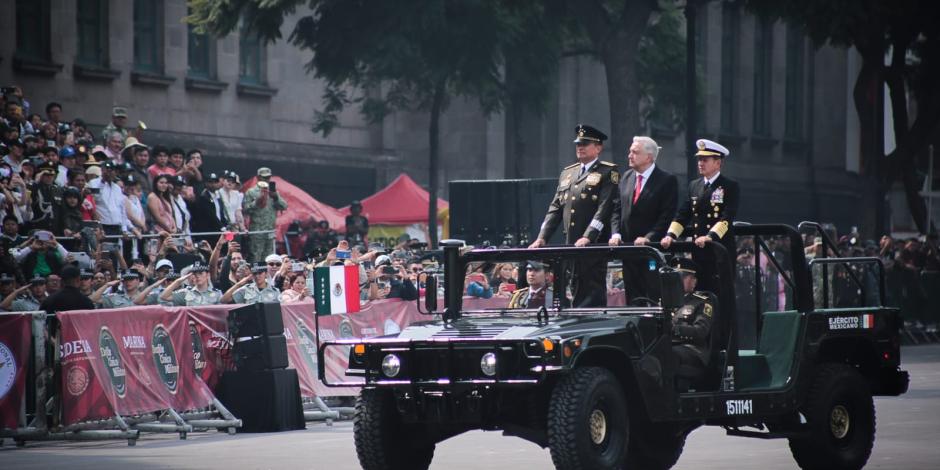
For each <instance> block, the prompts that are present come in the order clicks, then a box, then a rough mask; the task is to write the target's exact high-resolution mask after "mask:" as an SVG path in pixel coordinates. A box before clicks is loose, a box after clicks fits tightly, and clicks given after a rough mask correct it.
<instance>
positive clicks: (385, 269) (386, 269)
mask: <svg viewBox="0 0 940 470" xmlns="http://www.w3.org/2000/svg"><path fill="white" fill-rule="evenodd" d="M382 274H383V275H395V274H398V270H397V269H395V268H394V267H393V266H382Z"/></svg>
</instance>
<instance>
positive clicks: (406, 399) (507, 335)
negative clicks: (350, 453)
mask: <svg viewBox="0 0 940 470" xmlns="http://www.w3.org/2000/svg"><path fill="white" fill-rule="evenodd" d="M799 230H800V231H797V230H796V229H794V228H792V227H790V226H786V225H749V224H743V223H738V224H736V225H735V231H734V234H735V237H736V240H737V241H738V242H739V245H741V244H745V246H747V247H748V248H747V249H744V250H742V252H741V255H740V256H736V254H733V253H728V252H727V250H726V249H725V248H724V246H722V245H719V244H716V243H709V244H707V245H706V246H705V248H697V247H695V246H694V245H693V244H692V243H688V242H681V243H674V244H673V245H672V246H671V247H670V249H669V250H661V249H659V248H660V247H658V246H656V245H653V246H626V247H606V246H603V247H601V246H597V247H584V248H573V247H552V248H541V249H535V250H527V249H507V250H467V249H461V243H459V242H455V241H445V242H442V246H443V247H444V248H443V251H444V260H445V262H444V273H443V279H438V277H439V276H436V275H430V276H428V280H427V292H428V295H426V296H425V298H424V299H423V302H424V304H425V305H426V308H427V309H428V310H429V313H437V314H439V315H440V317H439V319H437V318H438V317H434V318H435V319H434V320H431V321H427V322H419V323H416V324H413V325H411V326H409V327H407V328H405V329H404V330H403V331H401V332H400V333H398V334H394V335H389V336H383V337H376V338H368V339H352V340H344V341H331V342H325V343H323V344H321V345H320V346H319V348H318V350H319V354H320V361H319V364H320V366H319V368H320V377H321V380H324V381H325V382H327V380H326V376H325V373H324V357H323V353H324V351H325V350H326V349H327V348H331V347H344V348H349V350H350V352H349V368H348V369H347V371H346V375H347V376H349V377H351V378H350V380H344V381H334V382H332V383H328V385H331V386H361V387H362V390H361V393H360V395H359V397H358V399H357V403H356V415H355V422H354V435H355V443H356V450H357V454H358V457H359V461H360V463H361V465H362V467H363V468H364V469H366V470H372V469H426V468H428V466H429V465H430V462H431V459H432V457H433V454H434V449H435V445H436V444H437V443H438V442H441V441H443V440H445V439H447V438H450V437H453V436H456V435H458V434H460V433H463V432H465V431H468V430H473V429H482V430H501V431H503V433H504V434H506V435H512V436H519V437H521V438H524V439H527V440H529V441H532V442H534V443H536V444H538V445H540V446H542V447H547V448H548V449H549V450H550V453H551V457H552V461H553V462H554V464H555V466H556V467H557V468H559V469H592V470H593V469H620V468H627V469H667V468H670V467H672V466H673V465H674V464H675V463H676V461H677V460H678V458H679V456H680V454H681V452H682V448H683V445H684V443H685V439H686V436H688V434H689V433H690V432H692V431H693V430H694V429H696V428H697V427H699V426H703V425H704V426H721V427H723V428H725V429H726V431H727V434H729V435H733V436H744V437H755V438H786V439H788V440H789V445H790V449H791V451H792V454H793V456H794V458H795V459H796V461H797V463H798V464H799V465H800V467H802V468H804V469H857V468H861V467H863V466H864V465H865V463H866V462H867V459H868V457H869V455H870V453H871V449H872V445H873V442H874V435H875V410H874V405H873V401H872V396H873V395H879V396H896V395H900V394H902V393H905V392H906V391H907V385H908V380H909V379H908V374H907V373H906V372H905V371H903V370H901V368H900V361H901V357H900V348H899V345H900V338H899V328H900V326H901V323H900V318H899V312H898V310H897V309H894V308H889V307H885V306H884V273H883V267H882V265H881V262H880V260H879V259H877V258H839V257H837V256H836V253H837V252H838V248H837V247H836V246H834V245H833V244H832V242H831V240H830V239H829V238H828V237H826V234H825V233H824V232H823V231H822V229H821V227H820V226H819V225H818V224H815V223H809V222H804V223H802V224H800V226H799ZM800 232H814V233H813V234H812V235H815V236H816V237H817V238H816V239H817V240H821V243H822V246H821V248H820V247H816V248H812V247H811V249H812V250H815V251H814V252H813V253H809V255H808V254H807V252H806V250H805V249H804V240H803V238H802V236H801V233H800ZM696 250H712V253H713V255H714V256H712V257H711V258H709V259H713V260H715V265H714V266H710V267H707V268H708V269H709V272H710V273H711V276H713V277H712V278H713V279H714V280H715V287H714V288H715V289H716V290H717V292H713V294H714V295H715V298H717V305H716V306H715V308H714V313H713V315H714V317H713V319H712V328H711V335H710V339H709V340H710V343H711V344H710V345H711V348H710V351H711V353H710V360H709V363H708V365H707V368H706V370H705V371H704V372H703V371H701V370H699V371H698V373H697V374H696V373H692V374H691V375H690V373H689V372H688V371H683V370H681V369H680V368H679V367H677V359H676V357H675V355H674V352H673V349H672V346H673V341H674V338H673V337H672V333H671V331H672V329H671V328H670V322H671V316H672V315H673V314H674V313H675V312H676V311H677V309H679V308H681V307H682V299H683V293H684V291H683V287H682V281H681V274H680V273H678V272H677V271H675V270H673V269H671V268H670V266H669V263H668V260H667V258H669V257H672V256H682V255H688V254H693V255H694V254H695V251H696ZM590 257H604V258H606V259H607V260H609V261H613V262H614V263H619V265H620V266H621V267H625V266H627V265H628V264H632V265H634V266H640V267H641V269H643V270H644V273H645V279H646V284H647V285H650V286H652V287H653V288H651V292H650V294H648V295H646V296H643V297H634V298H633V299H625V300H624V302H623V305H622V306H608V307H603V308H570V307H567V306H566V305H565V304H566V294H565V293H566V292H567V291H566V286H567V285H568V284H567V283H568V281H569V279H568V273H567V270H566V269H565V266H567V265H569V264H570V263H571V261H572V260H575V259H585V258H590ZM810 257H811V258H812V259H808V258H810ZM526 260H539V261H541V262H543V263H545V264H546V265H547V266H551V267H552V272H553V274H554V279H553V280H552V281H551V282H552V289H553V291H554V292H555V293H557V294H556V295H555V296H554V299H553V300H552V302H551V303H550V304H546V305H545V306H542V307H540V308H538V309H526V308H521V309H509V308H497V309H473V308H464V306H463V304H464V303H465V302H466V299H465V298H464V297H463V296H462V295H463V293H464V289H465V286H464V279H465V270H466V267H467V265H468V264H471V263H481V262H493V261H511V262H524V261H526ZM700 268H702V267H701V266H700ZM618 269H621V268H615V271H616V270H618ZM439 281H443V286H444V291H445V295H444V305H443V309H442V310H441V311H440V312H436V311H435V309H436V308H437V305H436V304H437V295H436V291H437V287H438V282H439ZM736 291H737V292H736ZM628 300H629V301H628ZM614 303H616V302H609V304H614ZM681 383H685V384H686V386H680V385H679V384H681Z"/></svg>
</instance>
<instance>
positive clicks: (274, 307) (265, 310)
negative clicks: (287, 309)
mask: <svg viewBox="0 0 940 470" xmlns="http://www.w3.org/2000/svg"><path fill="white" fill-rule="evenodd" d="M228 329H229V331H230V332H231V333H232V334H233V335H235V336H236V337H242V336H272V335H279V334H283V333H284V320H283V318H282V317H281V304H279V303H277V302H258V303H255V304H248V305H245V306H244V307H239V308H236V309H232V310H231V311H229V312H228Z"/></svg>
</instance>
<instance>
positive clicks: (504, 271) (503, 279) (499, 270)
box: [490, 263, 516, 297]
mask: <svg viewBox="0 0 940 470" xmlns="http://www.w3.org/2000/svg"><path fill="white" fill-rule="evenodd" d="M514 270H515V266H513V264H512V263H496V266H495V267H494V268H493V277H492V278H491V279H490V287H491V288H492V289H493V292H494V293H495V295H496V296H497V297H509V296H511V295H512V293H513V292H514V291H515V290H516V279H515V278H514V277H513V271H514Z"/></svg>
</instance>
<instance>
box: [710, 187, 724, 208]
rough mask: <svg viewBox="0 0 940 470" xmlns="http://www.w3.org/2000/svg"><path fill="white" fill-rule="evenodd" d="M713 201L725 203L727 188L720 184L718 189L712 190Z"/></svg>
mask: <svg viewBox="0 0 940 470" xmlns="http://www.w3.org/2000/svg"><path fill="white" fill-rule="evenodd" d="M711 202H713V203H715V204H722V203H724V202H725V188H722V187H720V186H719V187H718V188H717V189H715V190H714V191H712V199H711Z"/></svg>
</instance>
